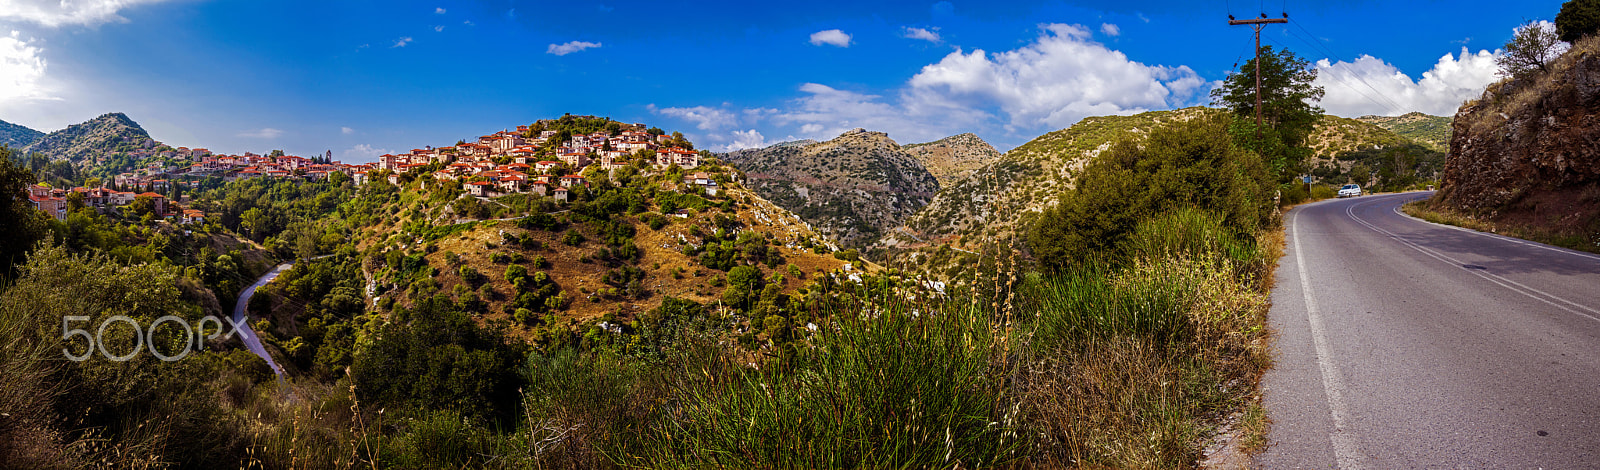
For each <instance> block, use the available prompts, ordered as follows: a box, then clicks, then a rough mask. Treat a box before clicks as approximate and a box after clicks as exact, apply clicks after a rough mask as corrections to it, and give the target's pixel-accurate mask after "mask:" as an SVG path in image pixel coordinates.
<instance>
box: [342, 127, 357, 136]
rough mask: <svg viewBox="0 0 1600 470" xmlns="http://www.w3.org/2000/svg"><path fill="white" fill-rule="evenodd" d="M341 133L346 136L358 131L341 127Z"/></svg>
mask: <svg viewBox="0 0 1600 470" xmlns="http://www.w3.org/2000/svg"><path fill="white" fill-rule="evenodd" d="M339 133H340V134H344V135H350V134H354V133H356V130H355V129H351V128H348V127H341V128H339Z"/></svg>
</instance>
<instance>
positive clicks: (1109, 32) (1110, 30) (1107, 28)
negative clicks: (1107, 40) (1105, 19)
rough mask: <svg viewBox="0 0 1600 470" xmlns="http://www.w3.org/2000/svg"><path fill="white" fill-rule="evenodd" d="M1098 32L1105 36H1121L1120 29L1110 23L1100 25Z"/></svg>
mask: <svg viewBox="0 0 1600 470" xmlns="http://www.w3.org/2000/svg"><path fill="white" fill-rule="evenodd" d="M1100 32H1101V33H1102V34H1105V35H1106V36H1121V35H1122V28H1119V27H1117V25H1114V24H1111V23H1101V24H1100Z"/></svg>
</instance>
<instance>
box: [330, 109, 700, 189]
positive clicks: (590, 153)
mask: <svg viewBox="0 0 1600 470" xmlns="http://www.w3.org/2000/svg"><path fill="white" fill-rule="evenodd" d="M543 123H545V121H540V123H539V124H536V125H542V124H543ZM563 137H565V138H563ZM686 146H689V144H688V143H687V141H684V140H683V137H682V136H681V135H679V136H671V135H666V134H664V133H661V132H660V131H659V129H657V130H656V132H654V133H652V132H650V130H648V129H645V126H644V124H634V125H633V126H632V129H629V130H619V131H618V132H616V133H615V134H614V135H613V134H612V133H608V132H594V133H588V134H564V133H563V132H562V131H556V130H540V129H533V128H530V127H529V126H517V130H516V131H515V132H512V131H501V132H496V133H494V134H490V135H486V136H482V137H479V138H478V140H477V142H461V143H458V144H456V145H455V146H451V147H442V148H433V147H429V148H423V149H412V150H411V152H410V153H407V154H402V155H383V156H380V157H378V163H377V169H378V170H382V171H385V172H387V176H386V178H387V179H388V181H389V182H390V183H391V184H399V181H400V180H399V178H400V177H399V174H401V173H408V172H413V171H417V170H419V169H425V168H430V165H442V166H443V168H441V169H438V170H435V171H433V172H432V176H433V179H434V181H435V182H436V184H438V183H445V182H448V183H445V184H460V185H461V187H462V189H463V190H465V191H466V192H467V193H468V194H472V195H473V196H496V195H501V194H511V193H532V194H537V195H540V196H546V197H551V198H554V199H555V200H557V201H566V200H567V195H568V191H569V188H571V187H573V186H574V185H580V184H585V183H584V178H583V176H580V174H581V173H583V171H584V170H586V169H588V168H590V167H591V166H593V167H598V168H599V169H600V170H602V171H610V170H614V169H617V168H621V167H624V166H627V165H630V164H634V163H636V162H637V163H644V162H648V163H649V164H650V165H652V166H654V167H656V168H669V167H672V166H674V165H676V166H678V167H679V168H683V169H693V168H697V167H699V166H700V162H701V159H702V158H703V157H704V156H703V155H701V154H700V153H698V152H695V151H692V150H688V149H686V148H684V147H686ZM352 177H353V178H355V181H356V184H358V185H359V184H365V183H366V182H367V181H368V180H369V179H370V178H371V177H372V172H370V171H359V170H358V171H356V172H355V173H353V174H352ZM684 182H685V183H686V184H691V185H696V186H700V187H702V188H704V189H705V191H706V193H707V194H709V195H712V196H715V195H716V194H717V191H718V186H717V182H716V181H714V180H712V179H711V178H709V177H708V176H707V175H704V174H694V175H690V176H687V177H685V179H684Z"/></svg>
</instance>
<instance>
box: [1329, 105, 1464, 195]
mask: <svg viewBox="0 0 1600 470" xmlns="http://www.w3.org/2000/svg"><path fill="white" fill-rule="evenodd" d="M1412 114H1417V115H1419V116H1426V115H1422V114H1419V113H1412ZM1407 116H1411V114H1408V115H1407ZM1402 117H1404V116H1402ZM1364 119H1366V118H1362V119H1348V118H1342V117H1338V116H1329V115H1324V116H1323V117H1322V120H1321V121H1320V122H1318V123H1317V126H1316V130H1315V131H1313V133H1312V135H1311V136H1310V137H1309V138H1308V139H1307V144H1308V145H1310V146H1311V150H1312V157H1311V161H1310V162H1307V166H1308V167H1310V169H1311V175H1312V176H1313V177H1315V178H1316V179H1317V180H1318V181H1319V182H1321V183H1325V184H1344V183H1346V182H1351V183H1356V184H1360V185H1362V186H1371V187H1373V189H1375V190H1381V191H1397V190H1402V189H1406V188H1408V187H1411V186H1412V185H1415V184H1419V182H1423V181H1431V180H1434V179H1436V178H1438V174H1439V171H1440V170H1441V169H1443V167H1444V158H1445V155H1444V153H1443V152H1440V151H1438V150H1435V149H1434V148H1433V147H1431V146H1429V145H1427V144H1425V143H1422V142H1418V141H1416V140H1413V139H1411V138H1408V137H1406V136H1403V135H1400V134H1399V133H1396V132H1394V131H1391V130H1389V129H1387V128H1384V127H1382V126H1380V125H1377V124H1373V123H1370V122H1367V121H1365V120H1364ZM1384 119H1391V121H1389V122H1390V123H1391V124H1392V123H1394V122H1400V121H1397V120H1396V119H1399V118H1384ZM1417 122H1422V121H1417ZM1428 122H1433V121H1428Z"/></svg>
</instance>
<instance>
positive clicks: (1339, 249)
mask: <svg viewBox="0 0 1600 470" xmlns="http://www.w3.org/2000/svg"><path fill="white" fill-rule="evenodd" d="M1428 195H1429V193H1425V192H1424V193H1405V194H1394V195H1381V196H1365V197H1359V198H1352V199H1343V200H1330V201H1323V202H1319V203H1314V204H1308V205H1305V206H1301V207H1299V208H1296V209H1295V210H1293V211H1290V212H1289V213H1288V214H1286V217H1285V230H1286V236H1287V238H1288V243H1289V246H1288V251H1287V254H1286V255H1285V256H1284V257H1283V259H1282V260H1281V261H1280V263H1279V265H1278V272H1277V279H1276V281H1277V284H1276V287H1275V288H1274V289H1273V292H1272V302H1273V306H1272V312H1271V315H1270V322H1271V325H1272V327H1273V329H1274V330H1275V331H1276V333H1277V340H1276V350H1275V352H1274V361H1275V364H1274V366H1273V369H1272V370H1271V371H1269V372H1268V373H1267V375H1266V377H1265V379H1264V380H1263V383H1262V389H1263V393H1264V404H1265V407H1266V409H1267V414H1268V416H1269V417H1270V418H1271V419H1272V422H1273V424H1272V431H1271V434H1270V436H1269V437H1270V440H1271V444H1270V447H1268V449H1267V451H1266V452H1264V453H1263V454H1262V455H1261V456H1260V458H1259V459H1258V464H1260V466H1261V467H1263V468H1272V469H1276V468H1335V467H1337V468H1347V469H1349V468H1372V469H1388V468H1419V467H1427V468H1600V257H1597V256H1594V255H1590V254H1586V253H1580V252H1575V251H1569V250H1564V249H1560V248H1554V247H1549V246H1546V245H1539V244H1535V243H1531V242H1526V241H1522V240H1515V239H1510V238H1505V237H1500V236H1496V235H1490V234H1483V233H1479V232H1473V231H1470V230H1465V229H1459V228H1454V227H1447V226H1442V225H1435V224H1430V223H1427V222H1423V221H1420V220H1417V219H1412V218H1409V217H1407V216H1405V215H1402V214H1400V213H1399V212H1398V207H1399V206H1400V205H1401V204H1403V203H1405V202H1407V201H1411V200H1415V199H1419V198H1423V197H1427V196H1428Z"/></svg>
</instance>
